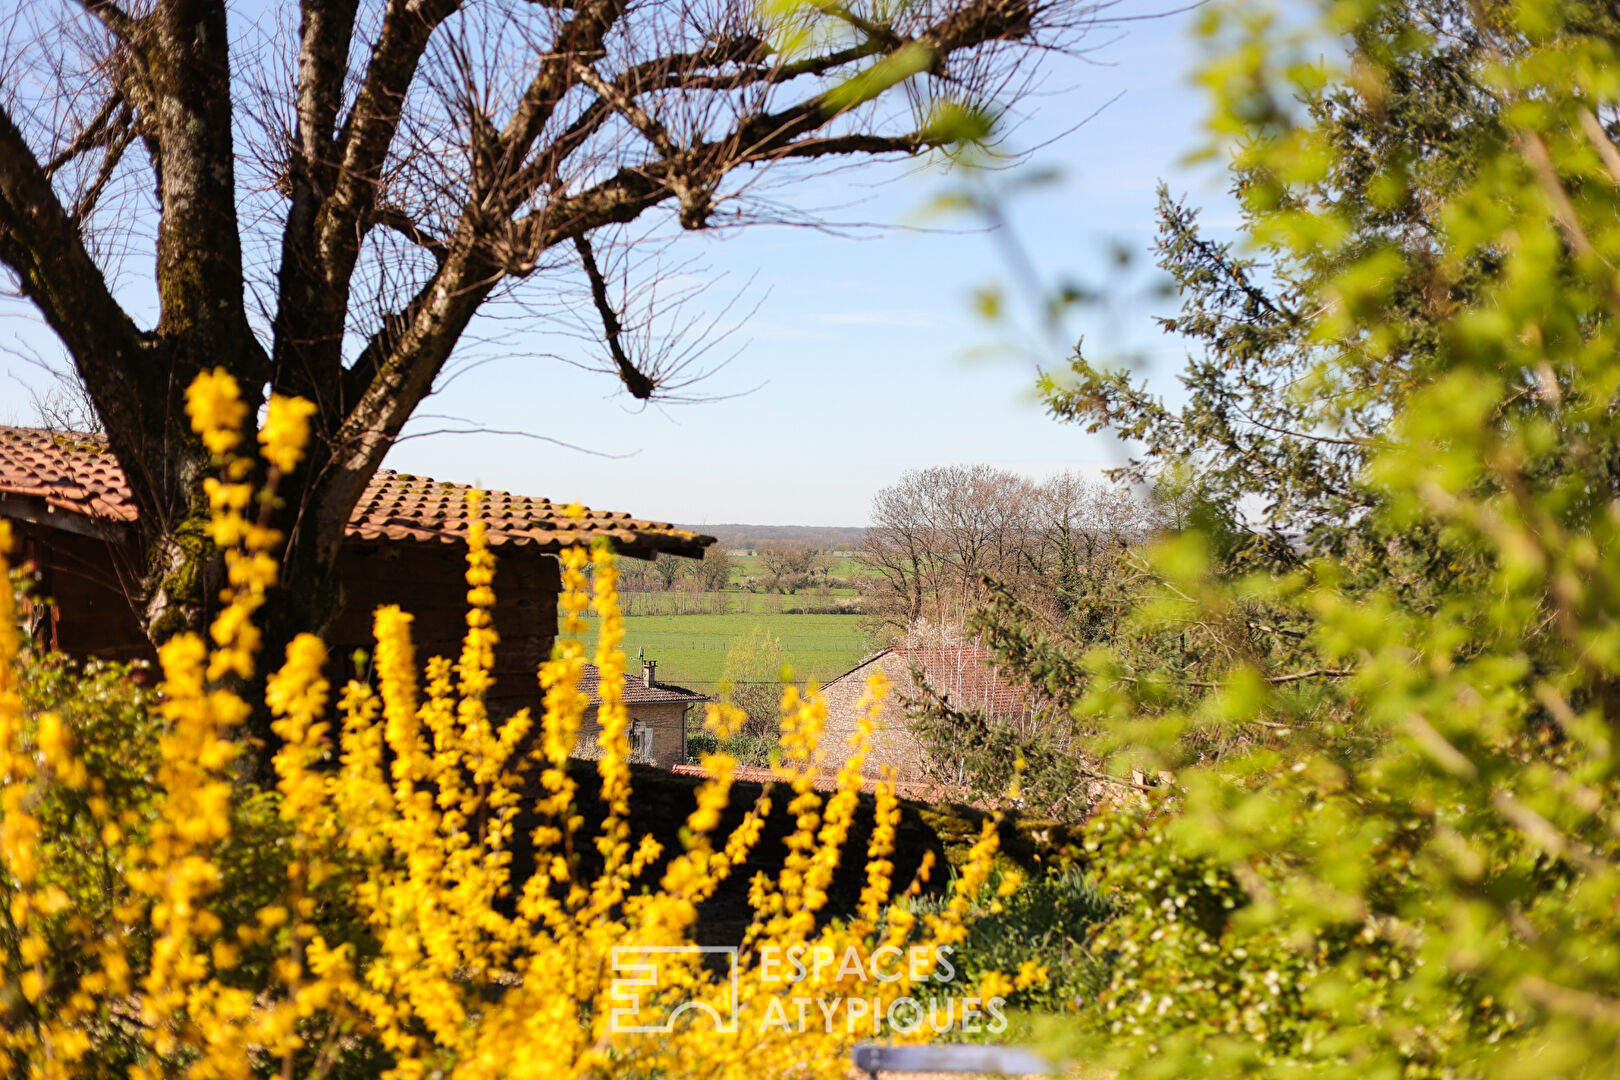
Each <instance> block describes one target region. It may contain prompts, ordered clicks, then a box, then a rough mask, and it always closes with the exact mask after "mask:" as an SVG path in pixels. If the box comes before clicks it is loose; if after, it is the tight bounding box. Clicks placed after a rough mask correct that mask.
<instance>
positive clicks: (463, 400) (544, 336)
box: [0, 0, 1230, 525]
mask: <svg viewBox="0 0 1620 1080" xmlns="http://www.w3.org/2000/svg"><path fill="white" fill-rule="evenodd" d="M1165 6H1169V5H1165V4H1153V3H1145V2H1142V0H1126V2H1124V3H1122V4H1120V5H1119V6H1118V7H1116V8H1115V9H1114V12H1115V13H1117V14H1121V15H1138V14H1146V13H1149V12H1154V11H1161V10H1163V9H1164V7H1165ZM1191 18H1192V16H1191V15H1187V14H1182V15H1172V16H1170V17H1167V18H1164V19H1159V20H1149V21H1142V22H1133V23H1127V24H1124V25H1121V26H1116V27H1103V28H1100V29H1098V30H1097V31H1095V32H1094V33H1093V35H1092V36H1091V37H1090V38H1089V39H1088V44H1090V45H1091V46H1092V47H1093V50H1094V51H1092V52H1091V54H1090V55H1089V57H1088V58H1086V59H1085V60H1073V59H1069V60H1064V61H1063V62H1062V63H1059V64H1055V65H1051V66H1050V67H1049V69H1048V71H1047V73H1046V76H1045V84H1044V87H1043V89H1042V92H1041V94H1040V95H1039V96H1037V97H1035V98H1032V99H1029V100H1028V101H1026V102H1025V104H1024V105H1023V107H1022V111H1023V113H1024V114H1025V115H1024V119H1023V120H1022V122H1021V124H1020V125H1019V126H1018V127H1017V128H1016V129H1015V130H1014V131H1013V133H1012V135H1011V145H1012V146H1014V147H1032V146H1039V145H1040V144H1043V143H1048V141H1049V140H1055V141H1052V142H1050V144H1049V145H1045V146H1043V147H1041V148H1040V149H1037V150H1034V151H1033V152H1032V153H1031V154H1030V156H1029V158H1028V160H1027V162H1026V163H1025V164H1024V165H1022V166H1020V167H1019V168H1018V169H1014V170H1011V171H1009V172H1003V173H1001V174H999V175H998V179H999V180H1000V181H1001V182H1009V181H1016V180H1017V179H1018V178H1020V177H1024V178H1027V177H1029V176H1032V175H1034V173H1035V172H1037V171H1042V170H1055V171H1056V173H1057V177H1056V179H1055V180H1054V181H1052V182H1050V183H1047V184H1045V185H1042V186H1039V187H1035V188H1032V189H1030V190H1027V191H1025V192H1023V193H1022V194H1020V195H1018V196H1017V197H1015V198H1014V199H1012V200H1011V201H1010V202H1009V203H1008V204H1007V207H1008V212H1009V216H1010V221H1011V225H1012V229H1013V232H1014V234H1015V236H1016V237H1017V239H1018V242H1019V243H1020V244H1021V245H1022V247H1023V248H1024V249H1025V250H1026V251H1027V252H1028V254H1029V256H1030V258H1031V259H1032V260H1033V262H1034V264H1035V266H1036V267H1037V269H1038V272H1039V274H1040V276H1041V277H1043V278H1044V279H1046V280H1047V281H1048V282H1053V281H1056V280H1058V279H1060V278H1072V279H1078V280H1080V281H1082V282H1085V283H1088V284H1091V285H1094V286H1095V285H1107V286H1109V287H1110V297H1111V299H1110V300H1109V301H1108V302H1107V303H1105V304H1103V305H1100V306H1098V307H1093V308H1088V309H1086V310H1084V311H1082V312H1079V313H1077V314H1076V316H1075V317H1074V319H1073V320H1072V321H1071V323H1070V324H1069V326H1068V328H1067V329H1066V331H1065V334H1064V335H1063V339H1064V340H1066V339H1067V338H1069V337H1072V336H1073V335H1075V334H1080V333H1083V334H1084V335H1085V339H1086V347H1087V352H1088V354H1089V355H1091V356H1092V357H1093V358H1096V357H1102V356H1108V355H1127V354H1129V355H1135V356H1139V357H1142V358H1145V360H1146V361H1147V362H1148V370H1149V373H1150V377H1155V378H1156V379H1157V380H1159V381H1162V382H1164V383H1166V384H1173V374H1174V370H1175V368H1176V367H1177V366H1178V365H1179V360H1180V351H1179V348H1178V347H1177V346H1176V344H1175V342H1173V341H1172V340H1170V339H1167V338H1165V337H1164V336H1163V335H1162V334H1160V333H1159V332H1158V331H1157V329H1156V328H1155V327H1154V326H1153V323H1152V314H1153V313H1154V311H1155V310H1162V309H1163V308H1164V307H1165V304H1166V301H1164V300H1163V299H1159V300H1152V299H1150V298H1149V291H1148V285H1149V283H1150V282H1151V281H1152V280H1153V278H1152V275H1151V274H1150V273H1149V272H1148V265H1147V264H1149V263H1150V261H1151V259H1150V255H1149V247H1150V245H1151V242H1152V235H1153V205H1154V186H1155V184H1156V182H1157V181H1158V180H1159V179H1160V178H1163V179H1165V180H1166V181H1168V182H1169V183H1170V184H1171V186H1172V188H1173V189H1175V190H1176V191H1178V192H1180V191H1186V192H1188V193H1190V194H1191V195H1192V197H1193V200H1194V202H1195V203H1197V204H1200V205H1203V206H1204V207H1205V208H1206V209H1207V211H1208V213H1209V217H1208V220H1209V222H1210V224H1212V225H1215V226H1216V227H1217V228H1219V227H1220V226H1222V225H1223V224H1230V218H1229V211H1226V210H1225V209H1224V208H1225V207H1226V206H1227V204H1228V200H1227V198H1226V195H1225V190H1224V182H1223V179H1222V177H1221V175H1220V173H1219V170H1217V169H1215V168H1214V167H1212V166H1210V165H1207V164H1206V165H1201V166H1197V167H1189V166H1186V165H1184V164H1182V159H1183V158H1184V156H1185V155H1186V154H1187V153H1188V152H1189V151H1190V150H1192V149H1193V148H1195V147H1196V146H1197V145H1198V144H1199V141H1200V138H1201V135H1200V120H1201V117H1202V115H1203V108H1204V106H1203V100H1202V97H1201V95H1200V94H1199V93H1198V91H1197V90H1196V89H1194V88H1193V87H1192V86H1191V85H1190V83H1189V73H1190V72H1191V71H1192V69H1193V66H1194V64H1195V59H1196V51H1197V46H1196V44H1195V43H1194V42H1193V41H1192V39H1191V37H1190V34H1189V24H1190V21H1191ZM1099 110H1100V111H1099ZM1093 113H1096V114H1097V115H1095V116H1094V117H1093V118H1092V119H1090V120H1089V121H1087V122H1086V123H1084V124H1083V125H1082V126H1080V127H1079V128H1078V129H1077V130H1074V131H1072V132H1069V133H1068V134H1063V133H1064V132H1065V131H1067V130H1068V129H1069V128H1072V127H1074V125H1076V124H1078V123H1080V121H1081V120H1083V119H1084V118H1086V117H1088V116H1091V114H1093ZM962 182H963V181H962V178H960V177H959V176H951V175H948V174H945V173H944V172H942V171H940V170H937V169H918V168H917V167H916V166H915V165H905V166H886V165H885V166H876V167H871V168H866V169H862V170H856V171H846V172H843V173H839V174H837V175H835V176H831V177H821V178H818V179H814V180H812V181H810V182H808V183H805V184H802V185H798V186H795V187H791V188H788V187H784V188H782V189H781V190H780V191H779V192H778V193H777V197H778V198H783V197H786V198H789V199H791V200H792V202H793V203H794V204H795V205H798V206H801V207H806V208H814V207H823V208H825V207H833V208H835V209H833V210H831V212H830V214H829V216H830V217H832V218H834V219H836V220H838V221H842V222H850V223H857V222H858V223H865V225H880V226H887V227H884V228H874V227H856V228H848V229H842V230H838V231H837V233H836V234H835V233H828V232H820V231H814V230H810V229H806V228H801V227H787V226H753V227H750V228H746V229H741V230H737V231H734V232H722V233H694V234H683V235H682V236H680V237H679V238H678V239H677V240H676V242H675V244H674V245H673V247H672V248H671V251H670V253H669V259H670V260H672V261H679V260H682V259H688V258H690V259H693V260H695V261H696V262H697V263H699V264H702V265H704V266H706V267H708V268H709V270H710V271H711V273H713V274H716V275H723V277H722V280H720V281H719V283H718V284H717V285H716V286H715V288H714V289H713V290H712V291H711V292H710V293H709V294H708V295H707V297H705V299H704V301H703V302H705V303H711V304H718V303H719V302H720V301H722V300H724V299H726V298H728V297H729V296H731V295H733V294H737V293H739V292H740V293H741V298H740V300H739V302H738V303H737V304H736V305H735V306H734V307H733V308H732V312H731V316H730V317H728V324H734V323H736V322H738V318H737V317H738V316H740V315H746V314H748V313H749V312H752V314H751V316H750V317H749V318H747V319H746V321H744V322H742V324H741V325H738V326H735V329H734V331H733V334H732V336H731V337H730V338H729V339H728V340H727V341H726V342H724V343H722V344H721V346H720V347H719V348H718V349H717V351H716V355H717V357H718V356H725V355H730V354H732V353H735V356H734V358H733V359H732V360H731V362H730V363H729V364H728V365H727V366H726V367H724V368H723V369H722V370H720V371H718V372H716V373H714V374H713V375H711V376H710V377H709V378H708V379H706V380H705V381H704V382H703V383H701V384H700V385H698V386H696V387H694V388H692V390H691V393H692V394H694V395H698V396H706V397H708V398H711V399H713V400H707V401H698V402H693V403H686V404H667V405H662V406H655V407H651V408H647V407H641V406H638V405H637V404H636V403H635V402H633V401H632V400H631V399H629V398H628V396H627V395H625V394H624V393H623V392H622V391H621V390H620V389H619V388H618V385H617V383H616V381H615V380H613V379H612V378H610V377H608V376H605V375H602V374H600V373H597V372H591V371H585V370H581V369H579V368H577V367H573V366H570V365H569V364H567V363H564V362H561V361H559V360H557V359H553V358H549V357H548V356H546V355H544V354H561V355H564V356H574V357H581V356H582V348H583V347H582V346H581V345H580V344H579V343H578V342H577V341H576V340H574V339H573V338H570V337H567V336H564V335H559V334H557V333H555V332H551V331H550V330H549V327H548V324H546V323H545V322H544V321H543V320H533V324H532V325H531V324H530V323H529V322H525V321H523V320H521V319H519V320H512V319H511V318H510V316H511V315H512V314H513V312H512V311H510V310H507V311H505V312H504V315H506V316H507V317H508V318H506V319H504V320H503V322H502V324H501V325H502V326H503V327H504V329H505V331H506V333H505V334H504V335H503V338H502V340H501V341H500V343H499V344H498V345H496V346H492V347H488V348H485V349H482V350H479V351H477V352H476V353H474V351H473V350H469V355H477V356H478V358H479V359H480V360H481V361H482V362H481V363H479V364H478V365H477V366H473V367H470V368H469V369H467V370H465V371H464V372H463V373H462V374H460V375H458V376H457V377H456V378H454V379H452V380H450V381H449V383H448V385H446V386H444V387H443V388H442V390H441V391H440V392H439V393H438V394H436V395H435V396H434V397H432V398H430V399H429V401H428V402H427V403H426V404H425V405H424V407H423V410H422V412H423V413H424V414H427V415H424V416H422V417H421V418H420V419H419V420H417V421H413V424H412V427H410V428H408V429H407V435H408V436H411V437H409V438H407V439H405V440H404V441H402V442H401V443H400V444H399V445H398V446H396V447H395V449H394V450H393V451H392V452H391V453H390V455H389V459H388V462H387V464H389V465H390V466H392V467H394V468H398V469H401V470H404V471H407V472H414V473H421V474H426V475H430V476H434V477H437V478H440V479H446V480H457V481H463V482H469V483H478V484H481V485H483V486H486V487H491V488H501V489H505V490H509V491H515V492H521V493H524V494H530V495H543V496H547V497H550V498H553V499H578V500H579V501H581V502H584V503H586V504H588V505H591V506H594V507H599V508H604V509H615V510H628V511H631V512H633V513H635V514H637V515H638V516H644V517H654V518H659V519H663V520H676V521H682V522H689V523H696V524H705V523H720V522H739V521H740V522H751V523H757V524H806V525H856V524H862V523H864V521H865V520H866V513H867V508H868V506H869V505H870V502H871V498H872V495H873V493H874V492H876V491H877V490H878V489H879V488H881V487H883V486H885V485H886V484H889V483H892V482H893V481H894V480H895V479H896V478H897V477H898V476H899V475H900V473H901V472H903V471H904V470H906V469H911V468H918V467H924V466H928V465H936V464H947V463H972V462H987V463H991V464H995V465H1000V466H1004V467H1008V468H1013V469H1017V470H1019V471H1023V472H1027V473H1029V474H1031V475H1034V476H1040V475H1044V474H1048V473H1051V472H1054V471H1058V470H1061V469H1066V468H1076V469H1086V470H1094V469H1099V468H1101V467H1104V466H1106V465H1108V464H1111V463H1114V462H1115V461H1117V460H1118V456H1119V450H1118V448H1117V447H1115V446H1113V445H1112V444H1111V443H1110V442H1109V441H1108V440H1107V439H1106V438H1105V437H1102V436H1088V435H1086V434H1085V433H1084V432H1082V431H1080V430H1078V429H1076V428H1073V427H1065V426H1063V425H1059V424H1057V423H1055V422H1053V421H1051V420H1049V419H1048V418H1046V417H1045V416H1044V414H1043V413H1042V412H1041V410H1040V408H1039V406H1038V404H1037V403H1036V402H1035V400H1034V398H1033V395H1032V385H1033V380H1034V376H1035V370H1036V366H1037V363H1039V362H1045V363H1047V364H1048V365H1051V364H1055V363H1058V362H1060V361H1061V357H1062V353H1061V351H1056V350H1057V349H1058V346H1059V344H1060V342H1052V343H1051V344H1050V345H1049V346H1043V345H1040V344H1039V343H1038V342H1036V341H1035V339H1034V338H1033V337H1032V336H1029V335H1023V336H1022V337H1023V347H1020V348H1005V347H1003V348H997V347H995V345H994V343H995V342H996V341H997V339H998V338H1005V337H1006V328H1004V327H996V326H992V325H989V324H987V323H985V322H984V321H982V320H981V319H980V318H979V317H978V316H976V315H975V314H974V311H973V305H972V294H973V290H974V289H975V288H976V287H980V286H984V285H987V284H992V283H996V282H1001V283H1002V284H1008V279H1009V273H1008V267H1007V265H1006V263H1005V261H1004V260H1003V258H1002V256H1001V254H1000V249H999V248H998V246H997V244H996V242H995V240H994V238H992V237H991V236H990V235H988V233H987V232H986V231H985V230H984V229H983V228H982V227H981V226H980V224H979V223H978V222H977V221H976V220H975V219H972V218H970V217H967V216H962V215H957V216H949V215H947V216H941V215H940V214H938V213H931V212H930V211H929V207H930V205H931V204H932V203H933V202H934V200H936V199H937V198H938V197H939V196H940V195H942V194H943V193H945V192H947V191H949V190H951V189H952V188H953V187H956V186H959V185H960V184H961V183H962ZM1116 248H1122V249H1124V250H1127V251H1130V252H1132V253H1133V255H1134V262H1133V264H1132V265H1131V266H1130V267H1128V268H1126V269H1124V270H1121V269H1120V268H1119V267H1118V266H1117V265H1116V263H1115V259H1114V251H1115V249H1116ZM1021 299H1023V297H1021V295H1019V294H1017V293H1016V292H1014V293H1013V294H1011V295H1009V304H1010V307H1011V308H1012V309H1013V310H1015V311H1016V310H1020V309H1019V308H1018V303H1019V301H1020V300H1021ZM17 314H18V312H17V311H16V309H15V308H9V307H8V308H7V309H6V312H5V317H6V318H7V321H8V322H10V323H11V324H12V325H11V326H9V327H7V330H8V331H10V332H9V333H8V334H7V336H8V337H12V338H13V340H15V339H16V337H17V336H19V329H18V323H17V322H16V320H15V317H16V315H17ZM1025 322H1026V323H1027V320H1025ZM20 336H22V337H24V338H27V339H30V341H31V343H32V344H34V345H35V347H36V348H38V349H39V350H40V351H42V352H47V353H48V349H49V346H48V345H47V344H46V343H44V342H41V341H39V340H38V338H37V333H36V332H31V331H30V330H28V329H27V328H24V329H22V330H21V332H20ZM1064 348H1065V349H1066V345H1065V346H1064ZM1043 349H1045V351H1044V352H1043V351H1042V350H1043ZM0 364H3V365H4V367H5V368H6V370H7V379H6V382H5V384H4V389H3V390H0V399H3V400H4V401H5V405H4V406H0V420H7V421H11V422H22V423H26V422H28V417H27V412H28V410H27V409H26V401H25V400H24V399H25V398H26V394H25V393H23V392H22V390H21V386H20V384H21V383H26V384H30V385H38V384H39V383H40V382H41V376H40V374H39V372H38V371H37V369H35V368H33V367H31V366H30V365H29V364H28V363H27V362H26V361H25V360H23V359H21V358H19V357H17V356H15V355H5V356H3V357H0ZM1155 373H1156V375H1155ZM734 395H736V396H734ZM446 416H448V417H455V418H457V420H456V421H454V422H447V421H445V420H443V419H440V418H441V417H446ZM469 426H470V427H480V428H486V429H491V430H489V431H483V432H479V433H475V434H443V433H439V434H435V433H434V432H436V431H440V430H442V429H444V428H447V427H469ZM502 431H522V432H530V433H533V434H536V435H540V436H544V437H546V438H549V439H555V440H560V441H561V442H563V443H567V444H572V445H573V446H575V447H580V448H583V449H571V448H569V447H565V446H559V445H556V444H555V443H551V442H546V441H541V440H537V439H532V438H525V437H522V436H519V435H508V434H497V433H495V432H502ZM587 451H595V452H594V453H592V452H587Z"/></svg>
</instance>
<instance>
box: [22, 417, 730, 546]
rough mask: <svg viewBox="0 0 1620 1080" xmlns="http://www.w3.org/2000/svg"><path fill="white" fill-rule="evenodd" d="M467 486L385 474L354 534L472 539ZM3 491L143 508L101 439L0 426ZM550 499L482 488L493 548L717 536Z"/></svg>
mask: <svg viewBox="0 0 1620 1080" xmlns="http://www.w3.org/2000/svg"><path fill="white" fill-rule="evenodd" d="M471 490H473V489H472V488H471V487H470V486H468V485H466V484H455V483H450V482H448V481H441V480H430V479H428V478H427V477H425V476H412V475H410V474H408V473H401V472H395V471H394V470H393V469H379V470H377V474H376V475H375V476H373V477H372V478H371V482H370V483H369V484H368V485H367V486H366V490H365V493H364V494H363V495H361V497H360V501H359V502H358V503H357V504H356V505H355V508H354V512H353V514H351V515H350V517H349V527H348V535H349V537H350V538H351V539H355V540H363V541H379V542H382V541H399V540H414V541H433V542H439V543H457V542H461V541H464V540H465V539H466V536H467V529H468V526H469V525H470V524H471V522H470V519H469V517H468V514H467V505H466V498H467V493H468V492H469V491H471ZM0 494H7V495H21V496H30V497H34V498H39V499H43V500H44V501H45V503H46V504H47V505H49V506H51V507H52V508H54V509H57V510H68V511H72V512H75V513H79V514H84V515H86V516H87V517H91V518H95V519H98V520H102V521H120V522H122V521H134V520H135V517H136V508H135V502H134V500H133V498H132V497H131V495H130V490H129V485H128V484H126V483H125V482H124V473H123V470H122V469H121V468H120V467H119V465H118V461H117V459H116V458H114V457H113V455H112V453H111V452H110V451H109V450H108V449H107V444H106V441H105V440H104V439H103V438H101V437H100V436H96V435H81V434H74V433H59V432H50V431H44V430H41V429H39V428H18V427H5V426H0ZM565 508H566V505H565V504H563V505H559V504H557V503H553V502H552V501H551V500H549V499H543V498H531V497H529V496H526V495H513V494H511V493H509V492H505V491H486V492H484V500H483V506H482V508H481V511H480V516H481V517H482V518H483V520H484V523H485V525H486V527H487V528H488V530H489V531H488V534H487V535H488V537H489V542H490V544H491V545H492V546H500V545H504V544H536V545H539V546H540V547H542V548H543V549H545V550H548V551H554V550H556V549H558V548H562V547H566V546H568V545H570V544H574V543H585V544H588V543H590V542H591V541H592V540H595V539H596V538H597V537H607V538H608V539H609V540H611V541H613V542H614V544H615V546H617V547H619V548H620V549H621V550H625V551H628V552H629V553H631V554H650V553H656V552H660V551H666V552H669V553H671V554H675V555H689V556H692V557H695V558H696V557H701V556H702V554H703V549H704V548H705V547H707V546H708V545H709V544H712V543H714V538H713V537H712V536H704V535H702V534H700V533H695V532H690V531H688V530H685V529H677V528H676V527H675V526H673V525H670V524H668V523H666V522H660V521H643V520H641V519H638V518H633V517H631V516H630V515H629V514H623V513H613V512H610V511H604V510H587V511H586V513H585V516H584V518H582V519H580V520H577V521H576V520H573V519H570V518H569V517H568V516H567V515H566V514H565V513H564V510H565Z"/></svg>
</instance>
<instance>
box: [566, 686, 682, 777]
mask: <svg viewBox="0 0 1620 1080" xmlns="http://www.w3.org/2000/svg"><path fill="white" fill-rule="evenodd" d="M600 678H601V673H600V672H599V671H598V670H597V667H596V665H595V664H586V665H585V673H584V675H583V676H581V678H580V681H579V688H580V689H581V690H583V691H585V692H586V693H587V694H589V695H590V699H591V702H590V707H589V708H587V709H586V710H585V715H584V717H583V718H582V719H581V721H580V729H579V741H578V742H577V743H575V744H574V757H577V758H585V759H587V760H595V759H596V758H598V757H600V756H601V751H600V750H599V749H598V747H597V745H596V740H597V737H598V736H599V735H600V734H601V733H602V725H601V724H600V723H598V722H597V719H596V710H597V706H598V704H599V703H600V701H601V696H600V695H599V693H598V685H599V681H600ZM707 700H708V698H706V697H704V696H703V695H702V694H695V693H693V692H692V691H690V690H687V689H685V688H684V687H680V686H671V685H670V684H668V683H661V682H658V681H656V680H655V679H654V678H653V677H652V674H651V671H650V670H645V671H643V672H642V673H641V674H639V675H638V674H633V673H630V672H626V673H625V676H624V705H625V710H626V711H627V712H628V713H629V714H630V739H631V751H632V755H633V756H632V760H634V761H638V762H641V763H642V764H646V765H656V766H658V767H659V768H661V769H669V768H673V767H674V766H676V765H679V764H681V763H682V762H683V761H685V760H686V713H687V710H688V709H690V708H691V707H692V706H693V705H698V704H701V703H702V702H705V701H707Z"/></svg>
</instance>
